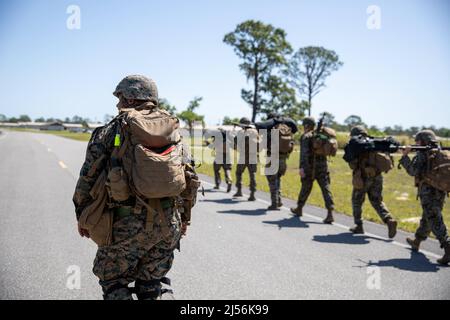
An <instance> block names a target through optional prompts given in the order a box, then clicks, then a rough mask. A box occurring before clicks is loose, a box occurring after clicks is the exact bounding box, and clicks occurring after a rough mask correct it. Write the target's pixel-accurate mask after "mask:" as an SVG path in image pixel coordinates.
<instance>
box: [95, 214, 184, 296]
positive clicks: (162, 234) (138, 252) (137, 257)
mask: <svg viewBox="0 0 450 320" xmlns="http://www.w3.org/2000/svg"><path fill="white" fill-rule="evenodd" d="M146 211H147V210H145V209H144V210H143V212H142V213H141V214H133V213H132V214H131V215H129V216H126V217H123V218H121V219H119V220H117V221H115V222H114V225H113V243H112V244H111V245H108V246H104V247H100V248H99V249H98V251H97V255H96V257H95V261H94V268H93V272H94V274H95V275H96V276H97V277H98V278H99V283H100V285H101V287H102V289H103V292H104V294H105V295H104V298H105V299H112V300H124V299H131V294H130V291H129V290H128V289H127V286H128V285H129V284H130V283H132V282H134V281H136V283H135V287H136V293H137V294H138V297H139V295H146V294H151V295H153V294H155V293H157V294H159V293H160V292H161V283H160V280H161V279H163V278H164V277H165V276H166V274H167V273H168V272H169V270H170V268H171V266H172V262H173V259H174V251H175V249H176V248H178V246H179V240H180V237H181V231H180V229H181V222H180V221H181V218H180V215H179V213H178V211H177V210H174V209H173V208H172V207H170V208H165V209H163V219H165V220H166V222H161V220H163V219H161V220H160V215H159V214H158V212H157V211H155V210H153V212H152V214H153V221H154V223H153V228H152V230H149V231H147V230H146V229H145V226H146V217H147V214H146ZM163 223H166V225H165V227H164V226H163Z"/></svg>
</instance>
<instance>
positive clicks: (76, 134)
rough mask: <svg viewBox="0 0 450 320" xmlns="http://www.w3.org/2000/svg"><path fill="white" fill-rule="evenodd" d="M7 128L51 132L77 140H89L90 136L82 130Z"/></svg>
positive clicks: (20, 130) (21, 130)
mask: <svg viewBox="0 0 450 320" xmlns="http://www.w3.org/2000/svg"><path fill="white" fill-rule="evenodd" d="M8 130H11V131H19V132H34V133H45V134H53V135H55V136H60V137H63V138H67V139H72V140H78V141H89V139H90V138H91V134H90V133H84V132H70V131H56V130H55V131H53V130H36V129H25V128H8Z"/></svg>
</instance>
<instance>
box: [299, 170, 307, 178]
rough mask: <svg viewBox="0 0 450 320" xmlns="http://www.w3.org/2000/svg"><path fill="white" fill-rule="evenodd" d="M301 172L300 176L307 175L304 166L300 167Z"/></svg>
mask: <svg viewBox="0 0 450 320" xmlns="http://www.w3.org/2000/svg"><path fill="white" fill-rule="evenodd" d="M299 174H300V177H302V178H304V177H306V174H305V170H304V169H303V168H300V170H299Z"/></svg>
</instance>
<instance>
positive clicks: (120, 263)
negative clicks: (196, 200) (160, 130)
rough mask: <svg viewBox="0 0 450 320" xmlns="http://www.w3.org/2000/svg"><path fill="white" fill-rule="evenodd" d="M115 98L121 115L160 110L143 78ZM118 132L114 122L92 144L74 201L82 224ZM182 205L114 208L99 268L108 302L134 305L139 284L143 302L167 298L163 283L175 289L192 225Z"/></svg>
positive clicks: (128, 81)
mask: <svg viewBox="0 0 450 320" xmlns="http://www.w3.org/2000/svg"><path fill="white" fill-rule="evenodd" d="M114 95H115V96H117V97H118V98H119V100H120V101H119V104H118V105H117V106H118V108H119V111H120V109H121V108H125V107H126V108H132V107H135V108H137V109H143V108H147V107H148V106H152V107H154V106H155V105H157V104H158V93H157V89H156V85H155V83H154V82H153V81H152V80H150V79H148V78H146V77H143V76H128V77H126V78H125V79H123V80H122V81H121V82H120V83H119V85H118V86H117V88H116V91H115V92H114ZM118 126H119V123H118V121H117V120H116V119H113V120H112V121H111V122H110V123H109V124H107V125H106V126H104V127H100V128H98V129H96V130H95V131H94V132H93V134H92V137H91V140H90V141H89V143H88V147H87V151H86V159H85V162H84V164H83V166H82V168H81V172H80V178H79V180H78V183H77V186H76V189H75V194H74V197H73V201H74V204H75V208H76V215H77V219H79V218H80V216H81V214H82V212H83V210H84V208H86V206H88V205H89V203H90V202H91V201H92V198H91V196H90V194H89V192H90V190H91V189H92V187H93V185H94V183H95V182H96V180H97V178H98V176H99V174H100V172H102V171H103V170H104V169H105V168H106V167H107V166H108V162H109V159H110V156H111V153H112V152H113V149H114V139H115V134H116V132H118ZM93 171H94V172H93ZM111 201H112V200H111ZM179 201H181V200H180V199H169V198H167V199H161V207H162V210H161V213H159V212H157V210H154V209H150V207H149V209H147V207H143V206H142V205H138V204H137V202H136V199H135V198H133V197H132V198H130V199H129V200H127V201H125V202H121V203H109V206H110V207H113V209H112V211H113V215H114V218H113V230H112V241H111V244H109V245H105V246H101V247H99V248H98V251H97V254H96V258H95V261H94V268H93V272H94V274H95V275H96V276H97V277H98V278H99V283H100V285H101V287H102V289H103V293H104V296H103V297H104V299H107V300H116V299H117V300H131V299H132V291H131V290H130V288H128V285H129V284H130V283H132V282H135V288H134V290H135V293H136V294H137V297H138V298H139V299H144V300H146V299H157V298H159V297H160V296H161V294H162V293H163V292H165V289H163V288H162V283H167V284H169V283H168V282H169V281H168V279H166V278H165V276H166V274H167V273H168V271H169V270H170V268H171V266H172V262H173V258H174V250H175V249H176V248H177V247H178V246H179V241H180V238H181V235H182V233H184V232H185V228H186V225H187V224H188V221H187V220H186V219H185V217H183V218H182V214H180V212H179V210H178V209H176V208H177V207H178V206H176V202H177V203H179ZM181 207H182V206H181ZM149 211H150V212H149ZM149 214H151V215H152V216H153V221H154V223H153V227H152V228H151V229H148V228H147V229H146V227H147V226H146V221H149V220H152V219H148V215H149ZM78 228H79V232H80V235H81V236H86V237H89V232H88V231H87V230H84V229H82V228H81V227H80V226H79V227H78Z"/></svg>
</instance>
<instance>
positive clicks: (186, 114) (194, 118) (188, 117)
mask: <svg viewBox="0 0 450 320" xmlns="http://www.w3.org/2000/svg"><path fill="white" fill-rule="evenodd" d="M202 100H203V98H202V97H195V98H194V99H193V100H191V101H190V102H189V105H188V107H187V109H186V110H184V111H182V112H180V113H178V114H177V116H178V118H180V119H181V120H182V121H184V122H185V123H186V124H187V126H188V128H189V131H190V132H192V130H193V128H194V124H195V122H201V123H202V124H203V123H204V118H205V116H202V115H199V114H197V113H196V112H195V109H197V108H198V107H199V106H200V102H201V101H202Z"/></svg>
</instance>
